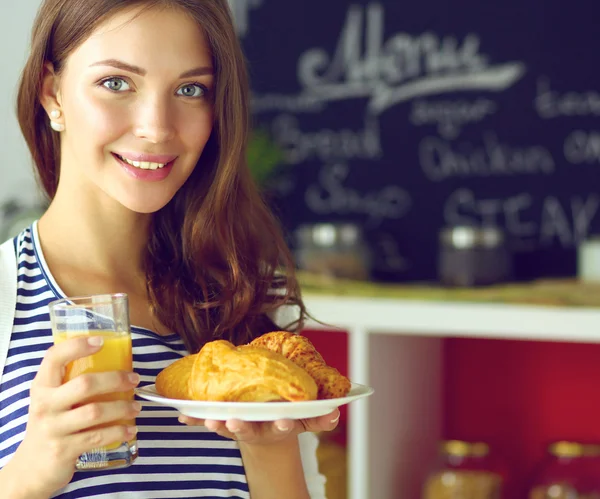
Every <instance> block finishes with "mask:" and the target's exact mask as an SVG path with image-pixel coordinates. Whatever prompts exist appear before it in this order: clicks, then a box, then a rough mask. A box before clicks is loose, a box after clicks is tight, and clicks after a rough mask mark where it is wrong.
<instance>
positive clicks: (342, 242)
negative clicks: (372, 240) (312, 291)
mask: <svg viewBox="0 0 600 499" xmlns="http://www.w3.org/2000/svg"><path fill="white" fill-rule="evenodd" d="M295 236H296V251H295V256H296V261H297V264H298V267H299V268H300V269H301V270H306V271H308V272H312V273H315V274H319V275H323V276H327V277H336V278H343V279H353V280H362V281H365V280H368V279H369V278H370V275H371V252H370V249H369V246H368V244H367V242H366V239H365V236H364V234H363V231H362V229H361V228H360V227H359V226H358V225H356V224H352V223H321V224H314V225H302V226H300V227H299V228H298V229H297V230H296V233H295Z"/></svg>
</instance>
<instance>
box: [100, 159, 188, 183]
mask: <svg viewBox="0 0 600 499" xmlns="http://www.w3.org/2000/svg"><path fill="white" fill-rule="evenodd" d="M112 156H113V158H115V160H116V161H117V163H118V164H119V165H120V166H121V167H122V168H123V169H124V170H125V172H126V173H127V174H129V175H130V176H131V177H133V178H134V179H136V180H143V181H147V182H158V181H160V180H164V179H165V178H166V177H167V176H168V175H169V173H171V170H172V169H173V164H174V163H175V159H176V157H175V156H156V155H152V156H150V155H137V156H134V157H136V158H141V159H142V161H139V160H135V159H130V158H131V156H132V155H127V159H125V157H124V156H123V155H121V154H117V153H113V154H112ZM148 159H153V160H156V159H159V160H162V161H165V160H166V161H165V163H161V162H159V161H143V160H148ZM130 161H131V162H135V163H137V164H138V165H139V166H134V165H132V164H130ZM159 165H161V166H159Z"/></svg>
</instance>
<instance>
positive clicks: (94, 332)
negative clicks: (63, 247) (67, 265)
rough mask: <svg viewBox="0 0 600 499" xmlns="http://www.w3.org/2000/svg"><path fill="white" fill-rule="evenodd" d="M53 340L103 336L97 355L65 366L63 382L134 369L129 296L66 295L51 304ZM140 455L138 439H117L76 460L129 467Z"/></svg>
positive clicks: (91, 466)
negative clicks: (73, 296)
mask: <svg viewBox="0 0 600 499" xmlns="http://www.w3.org/2000/svg"><path fill="white" fill-rule="evenodd" d="M49 308H50V321H51V323H52V336H53V338H54V343H55V344H58V343H60V342H62V341H65V340H67V339H70V338H76V337H79V336H101V337H102V338H103V339H104V343H103V345H102V348H101V349H100V350H99V351H98V352H97V353H95V354H92V355H90V356H88V357H84V358H81V359H77V360H75V361H73V362H71V363H69V364H68V365H67V366H66V370H65V375H64V379H63V383H65V382H67V381H69V380H71V379H73V378H75V377H76V376H80V375H81V374H86V373H101V372H108V371H128V372H130V371H132V370H133V356H132V349H131V329H130V323H129V302H128V298H127V295H126V294H124V293H120V294H106V295H94V296H83V297H75V298H68V297H67V298H64V299H62V300H57V301H53V302H51V303H50V305H49ZM133 398H134V392H133V390H130V391H127V392H116V393H108V394H104V395H98V396H95V397H92V398H90V399H88V400H85V401H84V402H83V403H84V404H86V403H90V402H111V401H116V400H130V401H132V400H133ZM114 424H123V425H128V426H134V425H135V419H134V420H122V421H116V422H112V423H109V424H107V425H104V426H110V425H114ZM137 456H138V445H137V439H136V438H135V437H134V438H132V439H131V440H129V441H128V442H115V443H113V444H111V445H108V446H106V447H99V448H96V449H92V450H91V451H90V452H86V453H84V454H82V455H81V456H80V457H79V459H78V460H77V463H76V468H77V469H78V470H102V469H113V468H123V467H126V466H130V465H131V464H132V463H133V462H134V461H135V460H136V458H137Z"/></svg>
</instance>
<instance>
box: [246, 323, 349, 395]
mask: <svg viewBox="0 0 600 499" xmlns="http://www.w3.org/2000/svg"><path fill="white" fill-rule="evenodd" d="M249 345H250V346H253V347H261V348H265V349H268V350H270V351H272V352H276V353H279V354H282V355H283V356H284V357H286V358H287V359H289V360H291V361H292V362H293V363H294V364H296V365H298V366H300V367H301V368H302V369H304V370H305V371H306V372H307V373H308V374H310V376H311V377H312V378H313V379H314V380H315V381H316V383H317V387H318V388H319V392H318V395H317V398H319V399H331V398H338V397H345V396H346V395H348V392H349V391H350V388H351V383H350V380H349V379H348V378H346V377H345V376H343V375H341V374H340V372H339V371H338V370H337V369H335V368H334V367H331V366H328V365H327V364H326V363H325V361H324V360H323V357H321V354H320V353H319V352H317V350H316V349H315V347H314V346H313V344H312V343H311V342H310V340H309V339H308V338H306V337H305V336H301V335H299V334H294V333H288V332H286V331H274V332H272V333H266V334H263V335H262V336H259V337H258V338H256V339H254V340H253V341H251V342H250V343H249Z"/></svg>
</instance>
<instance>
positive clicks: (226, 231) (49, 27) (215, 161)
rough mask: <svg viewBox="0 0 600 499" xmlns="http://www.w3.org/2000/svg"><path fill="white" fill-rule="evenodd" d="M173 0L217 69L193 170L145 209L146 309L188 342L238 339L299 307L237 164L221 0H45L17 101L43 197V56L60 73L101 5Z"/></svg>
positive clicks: (232, 75)
mask: <svg viewBox="0 0 600 499" xmlns="http://www.w3.org/2000/svg"><path fill="white" fill-rule="evenodd" d="M138 5H144V6H145V7H147V8H153V7H158V6H160V7H165V8H166V7H173V8H180V9H183V10H184V11H185V12H187V13H188V14H189V15H191V16H192V17H193V18H194V19H195V20H196V21H197V22H198V24H199V25H200V26H201V27H202V29H203V30H204V33H205V36H206V37H207V41H208V43H209V46H210V48H211V50H212V57H213V62H214V65H215V71H216V87H215V94H214V106H215V109H214V112H215V122H214V126H213V131H212V134H211V137H210V138H209V141H208V143H207V145H206V147H205V149H204V152H203V153H202V157H201V158H200V160H199V163H198V165H197V167H196V168H195V169H194V172H193V173H192V175H191V176H190V178H189V179H188V180H187V182H186V183H185V184H184V185H183V187H182V188H181V189H180V190H179V192H178V193H177V194H176V195H175V197H174V198H173V199H172V200H171V201H170V202H169V204H168V205H167V206H165V207H164V208H162V209H161V210H159V211H158V212H156V213H155V214H154V215H153V220H152V231H151V236H150V241H149V244H148V249H147V254H146V255H145V260H144V262H145V269H146V276H147V286H148V295H149V299H150V303H151V307H152V311H153V313H154V315H155V317H156V318H157V319H158V320H159V321H160V322H161V323H162V324H164V325H165V326H167V327H168V328H169V329H170V330H172V331H174V332H177V333H178V334H179V335H180V336H181V337H182V338H183V340H184V342H185V344H186V346H187V347H188V349H189V350H190V351H191V352H195V351H197V350H198V349H199V348H200V347H201V346H202V345H203V344H204V343H205V342H206V341H209V340H211V339H214V338H225V339H229V340H230V341H232V342H234V343H236V344H242V343H245V342H247V341H249V340H251V339H252V338H254V337H256V336H258V335H260V334H262V333H264V332H267V331H270V330H273V329H275V328H276V326H275V324H274V323H273V321H272V320H271V319H270V318H269V317H270V315H271V314H272V313H274V312H275V310H276V309H277V308H278V307H279V306H280V305H282V304H292V305H295V306H297V307H298V311H299V315H298V317H299V320H298V321H296V323H295V324H289V325H288V328H291V327H292V326H296V327H300V326H301V324H302V320H303V318H304V315H305V309H304V305H303V303H302V299H301V296H300V290H299V286H298V283H297V281H296V278H295V273H294V265H293V260H292V257H291V254H290V252H289V250H288V248H287V246H286V244H285V241H284V238H283V236H282V234H281V231H280V228H279V226H278V224H277V222H276V220H275V218H274V217H273V216H272V214H271V212H270V211H269V209H268V208H267V206H266V205H265V203H264V202H263V200H262V198H261V196H260V194H259V192H258V190H257V188H256V185H255V184H254V182H253V180H252V177H251V174H250V171H249V169H248V167H247V164H246V159H245V154H246V143H247V137H248V132H249V122H250V118H249V111H248V102H249V98H248V94H249V91H248V77H247V72H246V66H245V60H244V56H243V54H242V50H241V47H240V45H239V42H238V39H237V36H236V34H235V30H234V27H233V23H232V18H231V13H230V11H229V7H228V4H227V1H226V0H94V1H89V0H45V1H44V3H43V4H42V6H41V8H40V11H39V12H38V16H37V19H36V22H35V24H34V28H33V34H32V46H31V53H30V55H29V58H28V60H27V63H26V65H25V68H24V71H23V75H22V79H21V84H20V88H19V94H18V103H17V112H18V118H19V123H20V126H21V130H22V132H23V135H24V137H25V140H26V141H27V144H28V146H29V149H30V151H31V154H32V156H33V159H34V162H35V166H36V168H37V172H38V176H39V180H40V182H41V184H42V186H43V188H44V190H45V192H46V193H47V195H48V196H49V198H50V199H52V198H53V197H54V195H55V193H56V189H57V186H58V181H59V173H60V172H59V168H60V143H59V139H58V134H56V133H55V132H53V131H52V130H51V129H50V127H49V123H48V117H47V115H46V113H45V110H44V108H43V107H42V105H41V103H40V99H39V96H40V94H41V89H42V81H43V71H44V64H46V63H47V62H51V63H52V64H53V65H54V70H55V71H56V72H57V73H58V74H60V72H61V70H62V68H64V65H65V61H66V59H67V57H68V56H69V54H70V53H71V52H72V51H73V50H74V49H76V48H77V47H78V46H79V44H81V43H82V42H83V41H84V40H86V39H87V38H88V37H89V36H90V35H91V34H92V32H93V31H94V30H95V29H96V28H97V27H98V26H99V25H100V24H101V23H102V22H103V21H105V20H106V19H107V18H108V17H109V16H111V15H113V14H115V13H116V12H117V11H119V10H122V9H125V8H130V7H133V6H138Z"/></svg>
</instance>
